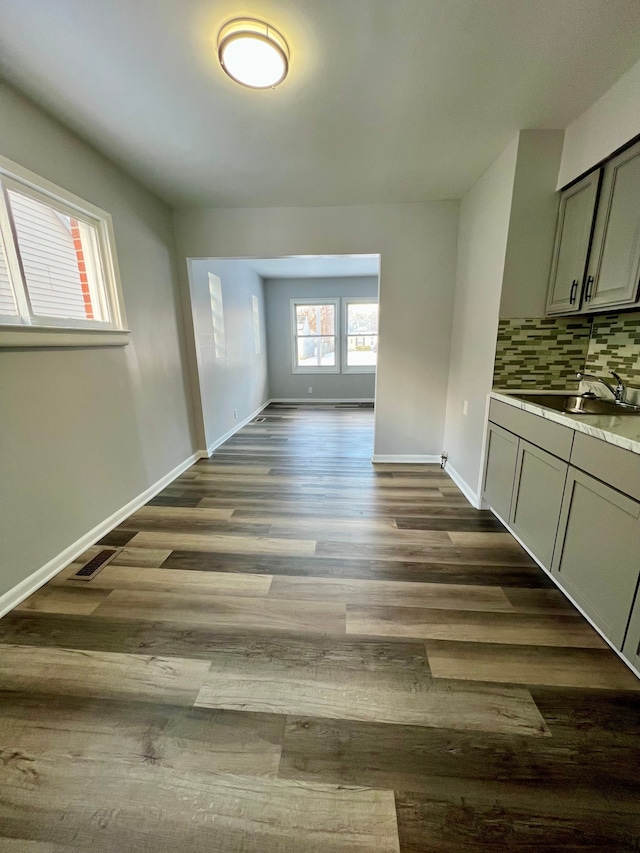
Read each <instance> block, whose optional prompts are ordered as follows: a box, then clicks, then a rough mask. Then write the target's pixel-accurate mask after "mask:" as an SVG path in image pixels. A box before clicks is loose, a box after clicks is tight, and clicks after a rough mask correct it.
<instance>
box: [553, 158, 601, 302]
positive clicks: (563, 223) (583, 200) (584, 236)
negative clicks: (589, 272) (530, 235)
mask: <svg viewBox="0 0 640 853" xmlns="http://www.w3.org/2000/svg"><path fill="white" fill-rule="evenodd" d="M599 186H600V170H599V169H598V170H596V171H595V172H591V174H589V175H587V177H586V178H583V179H582V180H581V181H579V182H578V183H577V184H574V185H573V186H572V187H569V189H566V190H564V191H563V192H562V194H561V196H560V209H559V212H558V225H557V228H556V239H555V244H554V249H553V258H552V262H551V279H550V282H549V295H548V298H547V314H575V313H577V312H578V311H580V309H581V308H582V294H583V283H584V275H585V270H586V268H587V257H588V254H589V240H590V238H591V231H592V228H593V217H594V213H595V209H596V202H597V200H598V188H599Z"/></svg>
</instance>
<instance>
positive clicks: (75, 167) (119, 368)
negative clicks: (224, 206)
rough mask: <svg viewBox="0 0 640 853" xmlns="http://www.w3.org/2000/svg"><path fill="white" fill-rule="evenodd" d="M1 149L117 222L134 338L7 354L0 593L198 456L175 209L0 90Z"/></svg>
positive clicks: (1, 399)
mask: <svg viewBox="0 0 640 853" xmlns="http://www.w3.org/2000/svg"><path fill="white" fill-rule="evenodd" d="M0 154H3V155H4V156H6V157H9V158H10V159H12V160H14V161H16V162H17V163H19V164H21V165H22V166H25V167H26V168H28V169H31V170H33V171H34V172H36V173H37V174H39V175H42V176H43V177H44V178H47V179H48V180H50V181H53V182H54V183H57V184H59V185H60V186H62V187H64V188H65V189H67V190H70V191H71V192H73V193H76V194H77V195H78V196H80V197H81V198H83V199H86V200H87V201H89V202H91V203H93V204H96V205H98V206H99V207H102V208H103V209H105V210H107V211H109V212H110V213H111V214H112V216H113V225H114V229H115V238H116V247H117V252H118V261H119V265H120V272H121V278H122V287H123V292H124V300H125V305H126V311H127V316H128V320H129V326H130V328H131V332H132V334H131V343H130V344H129V346H127V347H117V348H105V349H87V350H84V349H50V350H46V349H15V350H3V351H2V352H0V594H2V593H3V592H6V591H7V590H9V589H11V588H12V587H13V586H14V585H16V584H18V583H19V582H20V581H22V580H24V579H26V578H27V577H28V576H29V575H30V574H32V573H33V572H34V571H36V570H37V569H39V568H41V567H42V566H43V565H44V564H46V563H47V562H48V561H49V560H51V559H53V558H54V557H56V556H57V555H58V554H60V553H61V552H62V551H63V550H64V549H65V548H67V547H68V546H70V545H72V544H73V543H74V542H75V541H76V540H77V539H79V538H80V537H81V536H83V535H85V534H86V533H87V532H88V531H90V530H91V529H92V528H93V527H94V526H96V525H97V524H99V523H100V522H102V521H104V520H105V519H106V518H108V517H109V516H110V515H111V514H112V513H114V512H115V511H117V510H118V509H120V508H121V507H123V506H124V505H125V504H126V503H128V502H129V501H130V500H132V499H133V498H135V497H137V496H138V495H139V494H141V493H142V492H143V491H144V490H146V489H147V488H148V487H149V486H151V485H152V484H154V483H155V482H156V481H157V480H159V479H160V478H161V477H162V476H164V475H166V474H167V473H168V472H169V471H171V470H172V469H174V468H175V467H176V466H177V465H178V464H179V463H181V462H183V461H184V460H185V459H186V458H188V457H189V456H190V455H191V454H192V453H193V451H194V450H195V441H194V437H193V435H192V432H193V429H192V420H191V412H190V400H189V394H188V388H187V384H188V383H187V379H186V373H185V369H184V359H183V350H184V348H183V340H182V338H183V330H182V319H181V311H180V307H179V301H178V292H177V275H176V262H175V251H174V233H173V228H172V218H171V212H170V210H169V209H168V208H167V207H166V206H165V205H164V204H163V203H162V202H160V201H159V200H158V199H156V198H155V197H154V196H153V195H151V194H150V193H149V192H147V191H146V190H144V189H142V188H141V187H140V186H139V185H138V184H137V183H136V182H135V181H134V180H133V179H132V178H130V177H129V176H127V175H126V174H124V173H123V172H122V171H120V170H119V169H118V168H116V167H115V166H114V165H113V164H112V163H110V162H109V161H108V160H106V159H105V158H104V157H102V156H101V155H100V154H98V153H97V152H96V151H94V150H93V149H92V148H90V147H89V146H87V145H86V144H85V143H83V142H82V141H80V140H79V139H78V138H77V137H75V136H74V135H73V134H71V133H70V132H69V131H68V130H66V129H65V128H63V127H62V126H61V125H60V124H58V123H57V122H56V121H54V120H53V119H51V118H50V117H48V116H47V115H46V114H45V113H43V112H42V111H41V110H39V109H38V108H36V107H35V106H33V105H32V104H30V103H29V102H28V101H26V100H25V99H24V98H22V97H21V96H19V95H18V94H17V93H15V92H14V91H13V90H11V89H9V88H8V87H6V86H4V85H0Z"/></svg>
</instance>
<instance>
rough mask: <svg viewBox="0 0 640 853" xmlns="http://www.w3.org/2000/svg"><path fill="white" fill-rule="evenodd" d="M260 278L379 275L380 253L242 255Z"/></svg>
mask: <svg viewBox="0 0 640 853" xmlns="http://www.w3.org/2000/svg"><path fill="white" fill-rule="evenodd" d="M242 263H243V264H244V265H245V266H248V267H249V268H250V269H252V270H253V271H254V272H256V273H258V275H260V276H262V278H266V279H269V278H347V277H351V276H365V275H375V276H377V275H378V271H379V269H380V255H295V256H291V257H286V258H243V259H242Z"/></svg>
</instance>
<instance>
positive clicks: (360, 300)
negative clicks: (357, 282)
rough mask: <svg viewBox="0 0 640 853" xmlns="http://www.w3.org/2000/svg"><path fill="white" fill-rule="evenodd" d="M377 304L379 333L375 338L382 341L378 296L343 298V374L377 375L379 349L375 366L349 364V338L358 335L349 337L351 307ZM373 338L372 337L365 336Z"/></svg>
mask: <svg viewBox="0 0 640 853" xmlns="http://www.w3.org/2000/svg"><path fill="white" fill-rule="evenodd" d="M366 304H369V305H371V304H375V305H377V306H378V331H377V332H376V335H375V337H376V338H377V340H378V341H379V340H380V301H379V299H378V297H377V296H343V297H342V339H343V346H342V372H343V373H375V372H376V369H377V367H378V349H377V348H376V363H375V364H351V365H350V364H347V359H348V358H349V338H350V337H356V335H349V323H348V318H349V305H366ZM364 337H371V336H364Z"/></svg>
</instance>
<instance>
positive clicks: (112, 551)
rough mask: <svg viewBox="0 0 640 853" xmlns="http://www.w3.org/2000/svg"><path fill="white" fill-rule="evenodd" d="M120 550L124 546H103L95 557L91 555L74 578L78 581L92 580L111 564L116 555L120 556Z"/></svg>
mask: <svg viewBox="0 0 640 853" xmlns="http://www.w3.org/2000/svg"><path fill="white" fill-rule="evenodd" d="M120 551H122V548H103V549H102V551H99V552H98V553H97V554H96V555H95V557H91V559H90V560H88V561H87V562H86V563H85V564H84V566H81V567H80V568H79V569H78V571H77V572H76V573H75V575H73V577H72V579H73V580H78V581H90V580H92V579H93V578H95V576H96V575H97V574H98V572H101V571H102V569H104V567H105V566H107V565H109V563H110V562H111V561H112V560H113V559H114V557H117V556H118V554H119V553H120Z"/></svg>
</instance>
